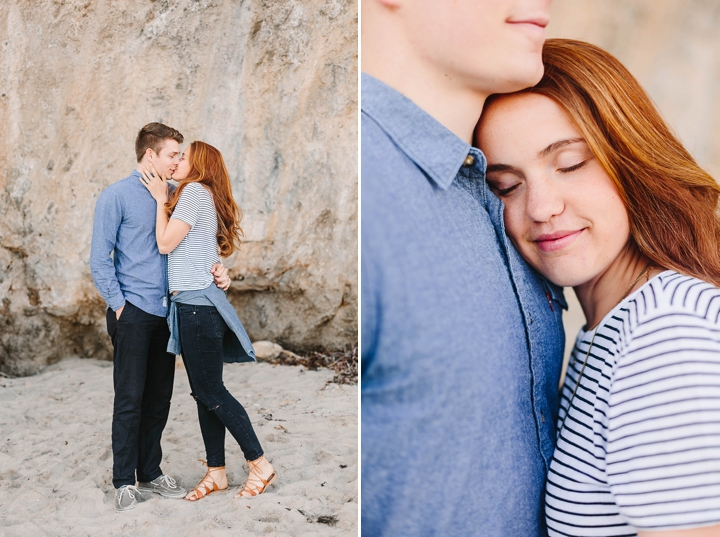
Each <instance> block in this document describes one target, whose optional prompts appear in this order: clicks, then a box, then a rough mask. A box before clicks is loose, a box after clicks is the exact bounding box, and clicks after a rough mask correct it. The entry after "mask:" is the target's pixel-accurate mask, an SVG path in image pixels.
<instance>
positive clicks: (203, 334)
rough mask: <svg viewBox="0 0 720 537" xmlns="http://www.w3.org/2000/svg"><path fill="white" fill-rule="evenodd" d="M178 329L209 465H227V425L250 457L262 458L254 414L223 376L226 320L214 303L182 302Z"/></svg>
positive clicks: (249, 458) (179, 309) (252, 458)
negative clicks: (225, 382) (233, 393)
mask: <svg viewBox="0 0 720 537" xmlns="http://www.w3.org/2000/svg"><path fill="white" fill-rule="evenodd" d="M178 329H179V331H180V345H181V347H182V359H183V362H184V363H185V370H186V371H187V374H188V380H189V381H190V390H191V391H192V396H193V397H194V398H195V401H196V402H197V409H198V419H199V421H200V431H201V432H202V437H203V441H204V442H205V452H206V455H207V464H208V466H209V467H211V468H212V467H217V466H225V429H226V428H227V430H228V431H230V434H231V435H232V436H233V437H234V438H235V440H237V443H238V444H240V448H241V449H242V451H243V454H244V455H245V458H246V459H247V460H249V461H254V460H255V459H259V458H260V457H262V455H263V450H262V447H261V446H260V441H259V440H258V438H257V436H256V435H255V431H254V430H253V427H252V423H251V422H250V418H249V417H248V415H247V412H245V409H244V408H243V406H242V405H241V404H240V403H239V402H238V401H237V399H235V398H234V397H233V396H232V394H231V393H230V392H229V391H227V388H225V385H224V384H223V380H222V373H223V336H224V335H225V332H226V331H227V330H228V327H227V325H226V324H225V321H224V320H223V318H222V317H221V316H220V314H219V313H218V311H217V309H215V307H214V306H193V305H190V304H178Z"/></svg>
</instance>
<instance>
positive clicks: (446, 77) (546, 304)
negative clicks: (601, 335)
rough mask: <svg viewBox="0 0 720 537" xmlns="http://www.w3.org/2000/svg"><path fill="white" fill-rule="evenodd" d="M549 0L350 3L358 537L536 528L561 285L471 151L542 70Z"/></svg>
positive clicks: (559, 334) (525, 532) (540, 522)
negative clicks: (357, 34)
mask: <svg viewBox="0 0 720 537" xmlns="http://www.w3.org/2000/svg"><path fill="white" fill-rule="evenodd" d="M548 8H549V0H457V1H455V2H452V3H448V2H447V1H446V0H423V1H420V2H418V1H410V0H367V1H364V2H363V3H362V10H363V12H362V21H363V25H362V31H363V35H362V47H363V49H362V59H363V71H364V74H363V77H362V119H361V121H362V142H361V143H362V145H361V147H362V198H361V199H362V207H361V210H362V246H361V248H362V342H361V345H362V358H361V373H362V387H361V397H362V402H361V406H362V532H363V535H366V536H373V537H376V536H381V535H387V536H410V535H442V536H446V535H462V536H469V535H478V536H480V535H481V536H484V537H487V536H515V535H518V536H519V535H522V536H524V537H529V536H539V535H545V534H546V530H545V527H544V519H543V516H542V497H543V489H544V480H545V476H546V473H547V470H548V464H549V461H550V459H551V456H552V452H553V448H554V438H555V428H554V423H555V418H556V415H557V404H558V401H557V386H558V380H559V373H560V366H561V362H562V350H563V347H564V333H563V330H562V322H561V310H562V308H563V307H566V305H565V302H564V299H563V296H562V291H561V290H560V289H558V288H555V287H553V286H551V285H549V284H548V283H546V282H545V281H544V280H543V279H542V278H541V277H539V275H538V274H537V273H535V272H534V271H533V270H532V269H530V268H529V267H528V266H527V265H526V264H525V263H524V261H523V260H522V259H521V258H520V256H519V255H518V253H517V252H516V250H515V248H514V247H513V245H512V244H511V243H510V242H509V240H508V239H507V237H506V235H505V233H504V226H503V220H502V211H503V208H502V204H501V202H500V201H499V200H498V199H497V198H496V197H495V196H494V195H493V194H492V193H491V192H490V191H489V189H488V186H487V184H486V182H485V165H486V162H485V157H484V156H483V154H482V152H481V151H480V150H478V149H477V148H474V147H471V141H472V134H473V129H474V127H475V125H476V123H477V120H478V118H479V116H480V113H481V111H482V108H483V105H484V102H485V99H486V98H487V97H488V96H489V95H490V94H492V93H498V92H510V91H515V90H519V89H522V88H524V87H528V86H531V85H532V84H534V83H536V82H537V81H538V80H539V79H540V78H541V76H542V72H543V68H542V61H541V50H542V44H543V41H544V27H545V25H546V24H547V22H548Z"/></svg>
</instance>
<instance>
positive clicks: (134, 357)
mask: <svg viewBox="0 0 720 537" xmlns="http://www.w3.org/2000/svg"><path fill="white" fill-rule="evenodd" d="M182 141H183V136H182V134H180V133H179V132H178V131H177V130H175V129H173V128H170V127H168V126H166V125H163V124H161V123H150V124H148V125H145V127H143V128H142V129H141V130H140V132H139V133H138V136H137V139H136V141H135V152H136V156H137V161H138V166H137V169H135V170H133V172H132V173H131V174H130V176H129V177H126V178H125V179H123V180H121V181H118V182H117V183H114V184H112V185H110V186H109V187H107V188H106V189H105V190H104V191H103V192H102V194H101V195H100V197H99V198H98V201H97V204H96V207H95V220H94V224H93V237H92V247H91V252H90V267H91V271H92V276H93V281H94V282H95V286H96V287H97V289H98V291H100V294H101V295H102V297H103V299H104V300H105V302H106V303H107V305H108V309H107V311H106V320H107V329H108V334H109V335H110V338H111V339H112V343H113V349H114V354H113V384H114V388H115V399H114V403H113V421H112V449H113V486H114V487H115V488H116V492H115V510H116V511H127V510H130V509H133V508H134V507H135V505H136V504H137V500H138V496H139V493H140V492H154V493H157V494H160V495H161V496H164V497H168V498H182V497H184V496H185V494H186V493H187V491H186V490H185V489H183V488H182V487H180V486H178V485H177V483H176V482H175V480H174V479H172V478H171V477H169V476H167V475H164V474H163V473H162V471H161V470H160V461H161V460H162V449H161V447H160V438H161V436H162V432H163V429H164V428H165V424H166V423H167V419H168V414H169V412H170V398H171V396H172V389H173V379H174V376H175V356H174V355H173V354H170V353H168V352H167V351H166V349H167V345H168V338H169V336H170V332H169V329H168V324H167V321H166V316H167V312H168V296H167V295H168V283H167V256H165V255H161V254H160V252H159V250H158V247H157V242H156V240H155V219H156V212H157V211H156V203H155V200H154V199H153V197H152V196H151V195H150V192H148V190H147V189H146V188H145V187H144V186H143V185H142V184H140V180H141V177H142V174H141V171H140V170H142V169H143V168H144V167H149V166H150V165H152V166H154V167H155V170H157V172H158V173H161V174H163V175H164V176H166V177H169V176H171V175H172V173H173V172H174V171H175V169H176V168H177V165H178V162H179V155H180V147H179V144H181V143H182ZM111 255H112V257H111ZM213 274H214V275H215V281H216V283H217V284H218V286H220V287H222V288H227V286H229V283H230V281H229V278H228V277H227V269H226V268H225V267H222V266H219V265H216V266H214V267H213ZM136 473H137V481H138V482H139V484H138V486H137V487H135V478H136Z"/></svg>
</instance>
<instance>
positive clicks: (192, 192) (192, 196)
mask: <svg viewBox="0 0 720 537" xmlns="http://www.w3.org/2000/svg"><path fill="white" fill-rule="evenodd" d="M183 197H184V198H185V199H187V200H189V201H190V200H191V201H193V202H194V203H196V204H199V205H201V206H202V205H208V204H209V206H214V203H213V197H212V194H211V193H210V191H209V190H208V189H207V188H206V187H205V186H204V185H202V184H200V183H196V182H195V181H193V182H191V183H188V184H186V185H185V187H184V188H183V189H182V192H180V198H183Z"/></svg>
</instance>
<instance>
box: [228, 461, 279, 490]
mask: <svg viewBox="0 0 720 537" xmlns="http://www.w3.org/2000/svg"><path fill="white" fill-rule="evenodd" d="M248 466H249V467H250V472H249V473H248V478H247V481H246V482H245V486H244V487H243V489H242V490H241V491H240V492H238V493H237V494H236V495H235V497H236V498H252V497H253V496H259V495H260V494H262V493H263V492H265V490H267V488H268V487H269V486H270V485H272V482H273V481H275V478H276V477H277V473H275V469H274V468H273V466H272V464H270V462H269V461H268V460H267V459H266V458H265V455H263V456H262V457H260V458H259V459H255V460H254V461H248Z"/></svg>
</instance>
